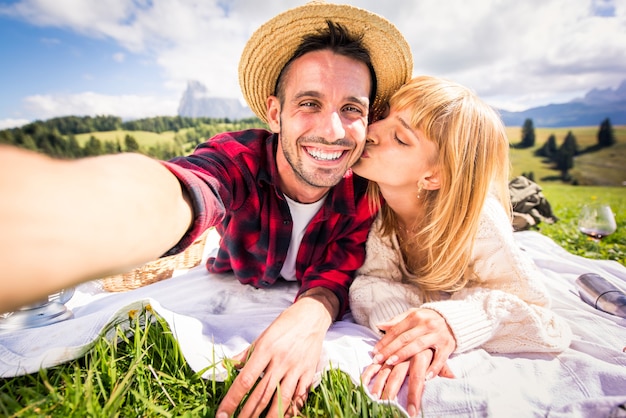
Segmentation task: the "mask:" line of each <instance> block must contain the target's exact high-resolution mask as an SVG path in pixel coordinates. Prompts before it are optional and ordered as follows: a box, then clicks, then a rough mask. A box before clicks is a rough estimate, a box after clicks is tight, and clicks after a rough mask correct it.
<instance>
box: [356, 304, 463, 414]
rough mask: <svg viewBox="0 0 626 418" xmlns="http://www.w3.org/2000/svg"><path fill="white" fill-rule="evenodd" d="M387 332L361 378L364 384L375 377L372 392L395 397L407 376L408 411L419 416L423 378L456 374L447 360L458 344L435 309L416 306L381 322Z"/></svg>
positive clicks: (382, 396) (381, 327) (383, 329)
mask: <svg viewBox="0 0 626 418" xmlns="http://www.w3.org/2000/svg"><path fill="white" fill-rule="evenodd" d="M379 328H380V330H381V331H383V332H384V333H385V335H384V336H383V337H382V338H381V339H380V341H378V343H376V345H375V346H374V350H373V351H374V363H373V364H372V365H370V366H368V367H367V368H366V369H365V371H364V372H363V374H362V376H361V378H362V380H363V384H364V385H365V386H367V385H369V383H370V381H371V380H372V379H373V378H374V377H376V380H375V381H374V385H373V387H372V389H371V392H372V394H374V395H375V396H378V397H380V398H382V399H394V398H395V397H396V396H397V394H398V391H399V390H400V387H401V386H402V384H403V383H404V380H405V378H406V377H407V376H408V378H409V379H408V384H409V393H408V404H407V412H408V413H409V415H411V416H416V415H417V411H418V410H419V406H420V404H421V398H422V392H423V391H424V382H425V381H426V380H430V379H431V378H433V377H434V376H437V375H439V376H442V377H450V378H452V377H454V374H453V373H452V371H451V370H450V369H449V368H448V366H447V364H446V362H447V360H448V357H450V354H452V353H453V352H454V349H455V348H456V341H455V339H454V336H453V334H452V330H451V329H450V327H448V324H447V323H446V321H445V319H444V318H443V317H442V316H441V315H440V314H439V313H437V312H436V311H434V310H432V309H422V308H414V309H409V310H408V311H406V312H405V313H403V314H401V315H398V316H397V317H395V318H393V319H391V320H390V321H388V322H386V323H383V324H379Z"/></svg>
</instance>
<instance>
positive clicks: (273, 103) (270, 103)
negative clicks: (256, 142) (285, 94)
mask: <svg viewBox="0 0 626 418" xmlns="http://www.w3.org/2000/svg"><path fill="white" fill-rule="evenodd" d="M267 124H268V125H269V126H270V130H271V131H272V132H274V133H275V134H277V133H280V100H278V97H276V96H269V97H268V98H267Z"/></svg>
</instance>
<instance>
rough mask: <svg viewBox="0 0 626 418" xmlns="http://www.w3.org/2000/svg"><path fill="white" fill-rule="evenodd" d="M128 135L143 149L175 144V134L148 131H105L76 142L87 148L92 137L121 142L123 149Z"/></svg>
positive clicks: (82, 135) (94, 133)
mask: <svg viewBox="0 0 626 418" xmlns="http://www.w3.org/2000/svg"><path fill="white" fill-rule="evenodd" d="M126 135H130V136H132V137H133V138H135V140H136V141H137V143H139V145H140V146H141V147H142V148H146V149H148V148H150V147H154V146H156V145H159V144H160V145H166V144H171V143H173V142H174V135H175V132H173V131H167V132H162V133H156V132H148V131H122V130H118V131H104V132H91V133H86V134H79V135H76V141H78V143H79V144H80V146H85V144H86V143H87V141H89V138H91V137H92V136H94V137H96V138H98V139H99V140H100V141H102V142H104V141H110V142H119V143H120V144H121V145H122V147H123V146H124V138H126Z"/></svg>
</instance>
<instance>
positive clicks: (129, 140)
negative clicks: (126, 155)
mask: <svg viewBox="0 0 626 418" xmlns="http://www.w3.org/2000/svg"><path fill="white" fill-rule="evenodd" d="M124 147H125V148H126V152H139V143H138V142H137V140H136V139H135V137H134V136H132V135H129V134H126V136H125V137H124Z"/></svg>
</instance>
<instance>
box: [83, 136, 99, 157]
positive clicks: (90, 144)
mask: <svg viewBox="0 0 626 418" xmlns="http://www.w3.org/2000/svg"><path fill="white" fill-rule="evenodd" d="M83 152H84V155H85V156H86V157H93V156H96V155H102V154H104V148H103V147H102V142H101V141H100V140H99V139H98V138H96V137H95V136H93V135H91V136H90V137H89V141H87V143H86V144H85V148H84V150H83Z"/></svg>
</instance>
